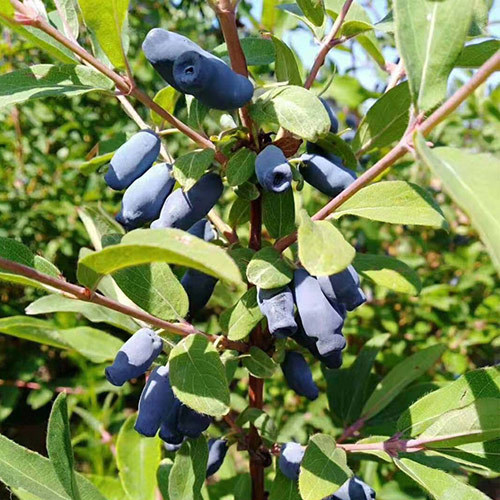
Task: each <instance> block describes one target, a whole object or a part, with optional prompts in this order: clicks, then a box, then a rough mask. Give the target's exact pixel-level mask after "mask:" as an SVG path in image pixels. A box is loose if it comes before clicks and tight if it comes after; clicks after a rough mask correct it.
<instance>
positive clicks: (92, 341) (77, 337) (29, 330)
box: [0, 316, 122, 363]
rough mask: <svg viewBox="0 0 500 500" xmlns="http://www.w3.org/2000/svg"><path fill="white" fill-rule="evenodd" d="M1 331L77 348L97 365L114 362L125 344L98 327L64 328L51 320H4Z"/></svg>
mask: <svg viewBox="0 0 500 500" xmlns="http://www.w3.org/2000/svg"><path fill="white" fill-rule="evenodd" d="M0 332H1V333H4V334H6V335H11V336H12V337H17V338H20V339H25V340H30V341H32V342H38V343H40V344H45V345H50V346H52V347H57V348H59V349H74V350H75V351H77V352H78V353H80V354H81V355H82V356H85V357H86V358H88V359H90V360H91V361H93V362H94V363H103V362H104V361H109V360H112V359H114V357H115V355H116V353H117V351H118V350H119V349H120V347H121V345H122V342H121V341H120V340H119V339H117V338H116V337H113V336H112V335H109V334H108V333H105V332H102V331H100V330H95V329H94V328H89V327H86V326H80V327H76V328H66V329H61V328H58V327H57V326H55V325H52V324H51V323H49V322H48V321H43V320H40V319H35V318H29V317H25V316H11V317H10V318H2V319H0Z"/></svg>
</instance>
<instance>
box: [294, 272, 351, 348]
mask: <svg viewBox="0 0 500 500" xmlns="http://www.w3.org/2000/svg"><path fill="white" fill-rule="evenodd" d="M294 294H295V303H296V304H297V310H298V312H299V316H300V319H301V322H302V325H303V328H304V331H305V333H306V335H307V336H308V337H313V338H315V339H317V341H316V348H317V349H318V352H319V354H320V355H321V356H327V355H328V354H330V353H331V352H333V351H338V350H340V349H343V348H344V347H345V345H346V342H345V338H344V337H343V335H342V327H343V325H344V319H343V318H342V316H341V315H340V314H339V313H338V312H337V311H336V310H335V309H334V308H333V307H332V305H331V304H330V302H328V299H327V298H326V297H325V296H324V295H323V292H322V291H321V288H320V286H319V283H318V280H317V279H316V278H314V277H313V276H311V275H310V274H309V273H308V272H307V271H306V270H305V269H297V270H296V271H295V273H294Z"/></svg>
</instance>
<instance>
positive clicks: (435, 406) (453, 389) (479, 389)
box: [397, 367, 500, 436]
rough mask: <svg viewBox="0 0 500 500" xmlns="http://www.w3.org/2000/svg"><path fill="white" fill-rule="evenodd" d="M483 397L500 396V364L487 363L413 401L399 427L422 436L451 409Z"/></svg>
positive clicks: (399, 422)
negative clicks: (496, 365) (487, 364)
mask: <svg viewBox="0 0 500 500" xmlns="http://www.w3.org/2000/svg"><path fill="white" fill-rule="evenodd" d="M479 396H481V397H482V398H494V397H497V398H498V397H499V396H500V367H487V368H480V369H478V370H474V371H472V372H469V373H466V374H465V375H462V376H461V377H460V378H459V379H457V380H455V381H454V382H452V383H451V384H448V385H446V386H445V387H443V388H441V389H439V390H437V391H434V392H431V393H430V394H427V395H426V396H424V397H423V398H421V399H419V400H418V401H416V402H415V403H413V404H412V405H411V406H410V407H409V408H408V409H407V410H406V411H405V412H404V413H403V414H402V415H401V416H400V417H399V420H398V424H397V429H398V431H400V432H404V433H405V434H406V435H409V436H418V435H419V434H421V433H422V432H424V431H425V430H426V429H427V428H428V427H429V426H431V425H432V424H433V423H434V422H436V421H437V420H438V419H439V418H440V417H441V415H443V414H444V413H446V412H447V411H450V410H456V409H459V408H463V407H464V406H467V405H469V404H471V403H473V402H474V400H475V399H476V398H477V397H479Z"/></svg>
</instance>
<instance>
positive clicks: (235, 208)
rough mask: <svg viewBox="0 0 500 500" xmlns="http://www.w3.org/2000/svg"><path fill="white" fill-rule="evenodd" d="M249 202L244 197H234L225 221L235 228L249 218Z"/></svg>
mask: <svg viewBox="0 0 500 500" xmlns="http://www.w3.org/2000/svg"><path fill="white" fill-rule="evenodd" d="M250 207H251V205H250V202H249V201H248V200H245V199H244V198H236V199H235V200H234V202H233V204H232V205H231V208H230V210H229V215H228V217H227V223H228V224H229V225H230V226H231V227H232V228H237V227H240V226H242V225H243V224H245V223H247V222H248V221H249V220H250Z"/></svg>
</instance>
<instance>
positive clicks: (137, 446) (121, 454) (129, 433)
mask: <svg viewBox="0 0 500 500" xmlns="http://www.w3.org/2000/svg"><path fill="white" fill-rule="evenodd" d="M136 418H137V417H136V415H131V416H130V417H129V418H127V420H125V423H124V424H123V425H122V427H121V429H120V432H119V433H118V439H117V441H116V464H117V466H118V472H119V475H120V480H121V483H122V486H123V489H124V490H125V492H126V493H127V495H128V496H129V497H130V498H133V499H134V500H154V499H155V498H156V497H155V490H156V469H157V468H158V466H159V464H160V460H161V448H160V443H161V441H160V438H158V437H156V436H155V437H153V438H146V437H144V436H141V435H140V434H139V433H138V432H136V431H135V429H134V425H135V420H136Z"/></svg>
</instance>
